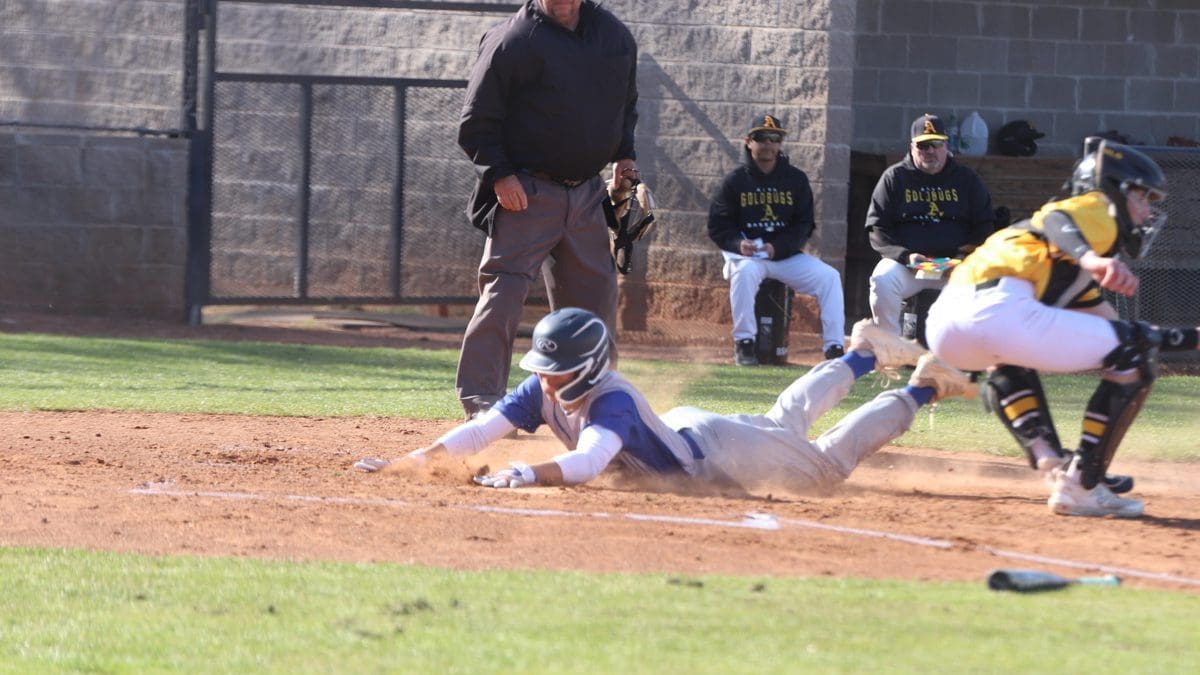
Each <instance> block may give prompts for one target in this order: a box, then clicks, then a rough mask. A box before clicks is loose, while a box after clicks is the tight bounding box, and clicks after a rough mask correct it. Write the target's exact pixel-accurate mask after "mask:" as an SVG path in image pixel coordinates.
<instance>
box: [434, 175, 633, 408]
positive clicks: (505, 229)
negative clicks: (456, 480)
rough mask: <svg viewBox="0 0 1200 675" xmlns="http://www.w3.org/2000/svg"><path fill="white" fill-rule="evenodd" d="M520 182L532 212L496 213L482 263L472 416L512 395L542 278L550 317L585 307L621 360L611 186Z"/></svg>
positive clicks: (469, 362)
mask: <svg viewBox="0 0 1200 675" xmlns="http://www.w3.org/2000/svg"><path fill="white" fill-rule="evenodd" d="M518 178H519V179H520V181H521V185H522V186H523V187H524V188H525V194H526V196H527V197H528V199H529V206H528V208H526V209H525V210H524V211H520V212H513V211H507V210H505V209H503V208H501V209H499V210H498V211H497V213H496V222H495V226H494V227H493V229H492V235H491V236H490V237H488V240H487V243H486V244H485V245H484V249H483V258H482V259H481V260H480V263H479V301H478V303H476V305H475V314H474V316H472V317H471V322H470V323H469V324H468V325H467V330H466V333H465V334H464V335H463V345H462V351H461V353H460V354H459V357H458V375H457V378H456V381H455V388H456V391H457V392H458V399H459V400H460V401H461V402H462V405H463V409H464V410H465V411H466V412H467V414H468V415H470V414H471V413H472V412H474V411H476V410H479V409H482V408H489V407H491V405H492V404H494V403H495V402H496V401H498V400H500V398H501V397H503V396H504V394H505V393H506V392H507V389H508V375H509V371H510V369H511V366H512V352H513V340H515V339H516V336H517V326H518V324H519V323H520V320H521V312H522V309H523V308H524V306H525V299H526V297H528V295H529V287H530V284H532V283H533V281H534V280H535V279H536V278H537V275H538V272H539V270H540V271H541V273H542V275H543V277H544V279H545V283H546V292H547V294H548V297H549V300H550V309H552V310H553V309H558V308H560V307H579V308H582V309H586V310H588V311H590V312H592V313H594V314H595V315H596V316H598V317H600V318H601V319H602V320H603V321H604V323H605V324H606V325H607V326H608V330H609V337H610V341H612V342H611V344H610V349H611V354H612V358H613V360H614V363H615V360H616V344H615V340H614V337H615V335H616V331H615V329H616V326H615V325H614V321H615V318H616V311H617V272H616V266H615V265H614V263H613V259H612V252H611V249H610V247H609V230H608V224H607V222H606V221H605V218H604V210H603V208H602V207H601V205H600V202H601V200H602V199H604V198H605V196H606V195H607V192H606V189H605V185H604V180H603V179H602V178H601V177H600V176H598V175H597V176H594V177H593V178H592V179H591V180H589V181H587V182H586V183H584V184H582V185H579V186H578V187H574V188H568V187H565V186H563V185H559V184H558V183H555V182H553V181H549V180H545V179H542V178H538V177H535V176H531V175H528V174H525V173H520V174H518Z"/></svg>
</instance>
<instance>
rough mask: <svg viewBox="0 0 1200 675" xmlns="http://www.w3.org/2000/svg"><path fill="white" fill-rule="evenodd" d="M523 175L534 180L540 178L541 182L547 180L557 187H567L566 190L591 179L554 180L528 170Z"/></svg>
mask: <svg viewBox="0 0 1200 675" xmlns="http://www.w3.org/2000/svg"><path fill="white" fill-rule="evenodd" d="M525 173H527V174H529V175H530V176H534V177H535V178H541V179H542V180H548V181H550V182H551V183H558V184H559V185H561V186H563V187H568V188H574V187H579V186H580V185H583V184H584V183H586V182H588V181H589V180H591V178H581V179H579V180H575V179H574V178H555V177H554V176H551V175H550V174H548V173H545V172H543V171H530V170H528V169H526V170H525Z"/></svg>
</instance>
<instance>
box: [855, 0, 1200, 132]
mask: <svg viewBox="0 0 1200 675" xmlns="http://www.w3.org/2000/svg"><path fill="white" fill-rule="evenodd" d="M857 4H858V13H857V17H856V18H857V23H856V25H855V30H856V33H857V35H858V41H857V47H856V53H855V58H856V62H857V67H856V69H855V79H854V96H853V100H854V125H855V133H854V137H855V140H854V149H855V150H863V151H867V152H903V150H904V145H905V142H906V138H907V134H908V125H909V124H910V123H911V121H912V120H913V119H914V118H916V117H917V116H918V115H920V114H921V113H923V112H926V111H929V112H934V113H938V114H941V115H944V116H948V115H950V114H951V113H954V114H956V115H957V116H958V118H959V119H962V118H964V117H966V116H967V115H968V114H970V112H971V111H978V112H979V114H980V115H981V116H982V117H983V119H984V121H986V122H987V124H988V129H989V131H993V132H994V131H995V130H996V129H998V128H999V127H1000V126H1001V125H1003V124H1004V123H1006V122H1009V121H1012V120H1017V119H1027V120H1029V121H1031V122H1032V123H1033V124H1034V125H1035V126H1036V127H1037V128H1038V129H1039V130H1040V131H1042V132H1044V133H1046V134H1047V135H1046V137H1045V138H1043V139H1041V140H1039V141H1038V148H1039V154H1043V155H1072V154H1078V151H1079V147H1080V141H1081V140H1082V138H1083V137H1085V136H1087V135H1090V134H1093V133H1096V132H1102V131H1107V130H1110V129H1115V130H1117V131H1119V132H1121V133H1122V134H1124V135H1126V136H1127V137H1129V138H1130V139H1131V140H1133V141H1137V142H1139V143H1144V144H1151V145H1165V144H1166V143H1167V139H1168V137H1170V136H1185V137H1189V138H1192V139H1197V140H1200V4H1198V3H1196V2H1194V0H1062V1H1058V2H1053V3H1047V2H1034V1H1033V0H1027V1H1026V0H1016V1H1005V2H994V1H987V0H857Z"/></svg>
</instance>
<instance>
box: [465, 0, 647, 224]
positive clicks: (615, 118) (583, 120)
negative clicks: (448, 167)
mask: <svg viewBox="0 0 1200 675" xmlns="http://www.w3.org/2000/svg"><path fill="white" fill-rule="evenodd" d="M637 98H638V93H637V44H636V43H635V42H634V40H633V35H632V34H631V33H630V32H629V29H628V28H626V27H625V25H624V24H623V23H621V22H620V21H619V20H618V19H617V18H616V17H615V16H613V15H612V14H611V13H609V11H608V10H606V9H604V8H602V7H599V6H598V5H596V3H594V2H592V0H584V2H583V4H582V5H581V6H580V18H579V26H578V27H577V28H576V30H574V31H570V30H567V29H566V28H564V27H563V26H561V25H559V24H558V23H556V22H555V21H554V20H553V19H551V18H549V17H547V16H546V15H545V14H543V13H542V11H541V8H540V6H539V5H538V3H537V0H527V2H526V3H525V6H523V7H522V8H521V9H519V10H517V12H516V13H515V14H514V15H512V16H511V17H509V19H508V20H507V21H505V22H503V23H500V24H497V25H495V26H493V27H492V28H491V29H489V30H488V31H487V32H486V33H485V34H484V36H483V39H482V40H480V43H479V56H478V59H477V60H476V62H475V66H474V67H473V68H472V69H471V76H470V80H469V82H468V84H467V95H466V103H465V104H464V105H463V109H462V117H461V119H460V121H459V127H458V144H459V145H460V146H461V147H462V149H463V150H464V151H466V153H467V156H468V157H470V158H471V161H472V162H474V163H475V171H476V176H477V179H478V180H477V181H476V185H475V194H473V195H472V196H471V202H470V205H469V206H468V215H469V216H470V217H471V222H472V224H474V225H475V226H476V227H479V228H480V229H483V230H488V229H489V225H490V221H491V219H492V215H493V214H494V212H495V208H496V195H495V192H494V191H493V189H492V186H493V184H494V183H495V181H496V180H498V179H500V178H503V177H505V176H510V175H512V174H514V173H516V172H517V171H519V170H522V169H524V170H527V171H532V172H540V173H544V174H547V175H549V176H551V177H553V178H557V179H564V180H582V179H587V178H591V177H592V176H595V175H596V174H597V173H599V171H600V170H601V169H603V168H604V166H605V165H607V164H608V163H609V162H613V161H616V160H619V159H636V156H635V155H634V149H633V132H634V126H635V125H636V124H637Z"/></svg>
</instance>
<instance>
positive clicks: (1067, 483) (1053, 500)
mask: <svg viewBox="0 0 1200 675" xmlns="http://www.w3.org/2000/svg"><path fill="white" fill-rule="evenodd" d="M1055 474H1057V475H1056V478H1055V482H1054V492H1053V493H1051V495H1050V499H1049V500H1047V502H1046V504H1047V506H1049V507H1050V511H1052V512H1053V513H1057V514H1058V515H1060V516H1091V517H1093V518H1102V517H1104V516H1115V517H1117V518H1140V517H1141V516H1142V510H1143V508H1144V505H1143V504H1142V500H1140V499H1129V498H1127V497H1118V496H1116V495H1114V494H1113V493H1112V491H1111V490H1109V489H1108V488H1107V487H1105V486H1104V483H1103V482H1101V483H1099V484H1097V485H1096V487H1094V488H1092V489H1091V490H1087V489H1085V488H1084V487H1083V486H1082V485H1080V484H1079V480H1078V479H1077V478H1075V477H1072V476H1071V475H1070V474H1069V473H1067V472H1065V471H1055Z"/></svg>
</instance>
